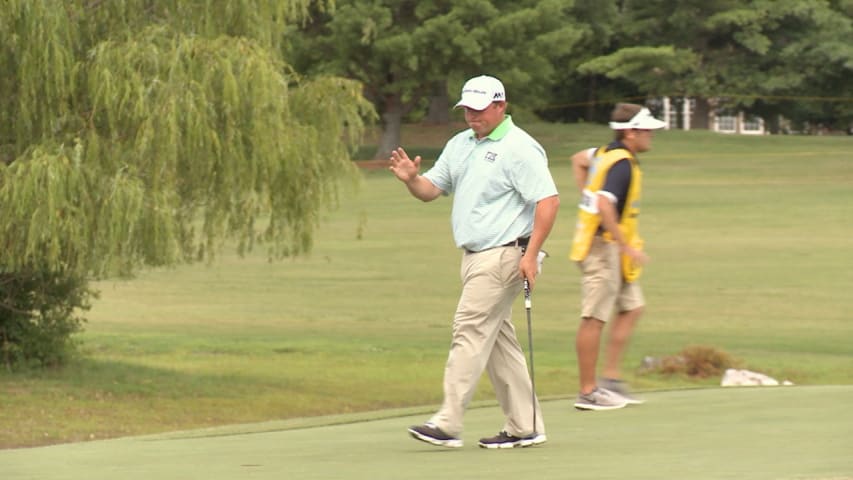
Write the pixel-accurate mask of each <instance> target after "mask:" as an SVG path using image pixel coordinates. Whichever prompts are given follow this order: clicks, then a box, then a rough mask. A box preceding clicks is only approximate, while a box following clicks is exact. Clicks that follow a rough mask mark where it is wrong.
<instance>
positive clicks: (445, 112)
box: [424, 81, 450, 125]
mask: <svg viewBox="0 0 853 480" xmlns="http://www.w3.org/2000/svg"><path fill="white" fill-rule="evenodd" d="M424 122H425V123H426V124H428V125H447V124H448V123H450V98H448V96H447V85H445V84H444V82H443V81H441V82H436V83H435V85H433V91H432V94H431V95H430V96H429V109H428V110H427V115H426V118H425V119H424Z"/></svg>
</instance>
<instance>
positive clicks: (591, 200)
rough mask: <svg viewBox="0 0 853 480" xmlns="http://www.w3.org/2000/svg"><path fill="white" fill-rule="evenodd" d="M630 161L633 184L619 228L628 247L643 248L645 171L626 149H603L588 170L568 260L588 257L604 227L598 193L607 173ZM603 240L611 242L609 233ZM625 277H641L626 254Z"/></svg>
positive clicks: (626, 278) (637, 266)
mask: <svg viewBox="0 0 853 480" xmlns="http://www.w3.org/2000/svg"><path fill="white" fill-rule="evenodd" d="M624 158H627V159H629V160H630V162H631V184H630V185H629V187H628V197H627V198H626V200H625V209H624V211H623V212H622V216H621V218H620V219H619V229H620V230H621V231H622V236H623V237H624V238H625V241H626V242H627V243H628V245H629V246H631V247H632V248H634V249H636V250H642V249H643V240H642V238H640V234H639V231H638V229H637V217H638V216H639V214H640V193H641V190H642V172H641V171H640V166H639V163H638V162H637V159H636V158H635V157H634V155H633V154H632V153H631V152H630V151H628V150H626V149H624V148H615V149H613V150H610V151H606V147H600V148H599V149H598V150H596V151H595V154H594V155H593V158H592V162H591V164H590V168H589V176H588V177H587V179H586V186H585V188H584V189H583V192H582V193H581V200H580V203H579V204H578V221H577V224H576V225H575V236H574V239H573V241H572V250H571V252H570V253H569V258H570V259H571V260H573V261H576V262H579V261H581V260H583V259H585V258H586V256H587V255H588V254H589V249H590V248H591V247H592V240H593V238H595V234H596V232H597V231H598V227H599V226H600V225H601V214H600V213H599V211H598V191H599V190H601V188H602V187H603V186H604V182H605V180H606V179H607V173H608V172H609V171H610V168H611V167H613V165H614V164H615V163H616V162H618V161H619V160H622V159H624ZM602 238H604V239H605V240H606V241H609V242H612V241H613V238H612V236H611V235H610V232H606V231H605V232H604V233H603V234H602ZM621 260H622V278H623V279H625V281H626V282H629V283H630V282H633V281H635V280H636V279H638V278H639V277H640V273H641V272H642V266H641V265H637V264H635V263H634V262H633V261H632V260H631V258H630V257H629V256H627V255H625V254H622V256H621Z"/></svg>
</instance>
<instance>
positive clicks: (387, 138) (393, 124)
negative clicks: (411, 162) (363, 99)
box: [373, 97, 403, 160]
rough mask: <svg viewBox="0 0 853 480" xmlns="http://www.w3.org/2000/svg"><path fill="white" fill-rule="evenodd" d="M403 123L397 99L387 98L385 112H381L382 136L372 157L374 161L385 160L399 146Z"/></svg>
mask: <svg viewBox="0 0 853 480" xmlns="http://www.w3.org/2000/svg"><path fill="white" fill-rule="evenodd" d="M402 123H403V111H402V108H401V105H400V101H399V98H396V97H392V98H388V99H387V101H386V102H385V111H384V112H382V135H380V137H379V146H378V148H377V149H376V153H375V154H374V155H373V159H374V160H385V159H387V158H388V157H390V156H391V150H394V149H395V148H397V147H399V146H400V129H401V127H402Z"/></svg>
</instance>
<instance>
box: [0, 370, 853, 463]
mask: <svg viewBox="0 0 853 480" xmlns="http://www.w3.org/2000/svg"><path fill="white" fill-rule="evenodd" d="M646 399H647V400H648V403H647V404H646V405H643V406H640V407H629V408H626V409H624V410H619V411H617V412H596V413H591V412H584V413H581V412H577V411H574V410H573V409H572V407H571V402H570V400H566V399H561V400H551V401H545V402H542V411H541V412H540V413H542V414H544V418H545V419H546V422H547V424H548V430H547V432H546V433H547V435H548V442H547V443H546V444H544V445H541V446H537V447H532V448H525V449H514V450H501V451H494V450H489V451H487V450H483V449H480V448H478V447H477V446H476V441H477V438H479V437H482V436H486V435H492V434H493V433H494V430H495V428H497V427H498V425H500V422H501V418H502V415H501V412H500V409H499V408H498V407H496V406H490V407H487V408H473V409H469V411H468V412H467V414H466V430H465V433H464V435H463V440H464V442H465V445H464V446H463V447H462V448H459V449H446V448H438V447H433V446H429V445H426V444H424V443H421V442H416V441H414V440H411V439H408V437H407V435H406V433H405V428H406V427H407V426H409V425H412V424H414V423H419V422H421V421H422V420H423V418H424V415H426V413H427V411H426V410H423V411H420V412H415V411H411V409H410V410H407V411H403V410H383V411H381V412H376V413H372V414H350V415H339V416H335V417H332V418H329V417H322V418H321V419H318V420H317V421H314V422H312V421H311V420H312V419H296V420H288V421H272V422H264V423H255V424H251V425H231V426H227V427H220V428H213V429H205V430H193V431H186V432H173V433H168V434H162V435H154V436H144V437H131V438H123V439H117V440H109V441H100V442H88V443H82V444H68V445H59V446H53V447H44V448H35V449H19V450H3V451H0V465H2V466H1V467H0V469H2V472H3V473H4V477H3V478H4V479H8V480H24V479H51V480H77V479H80V480H83V479H85V480H99V479H104V480H112V479H115V478H121V479H123V480H135V479H150V478H157V479H159V480H170V479H176V480H183V479H187V478H205V479H210V480H224V479H232V478H247V477H251V478H258V479H281V478H287V479H300V480H312V479H318V480H320V479H322V480H327V479H337V478H344V477H345V478H348V479H352V480H367V479H370V480H373V479H407V480H415V479H435V478H501V477H507V478H535V479H568V480H573V479H589V478H596V479H624V478H631V479H649V480H658V479H661V478H665V479H669V478H672V479H691V480H704V479H708V480H718V479H726V478H729V479H738V480H851V479H853V458H851V456H850V451H851V449H853V424H851V423H850V422H845V421H839V419H843V418H848V417H849V413H848V412H847V406H848V405H849V404H850V402H851V401H853V386H808V387H805V386H798V387H776V388H717V389H702V390H698V389H693V390H676V391H657V392H651V393H649V394H648V395H646Z"/></svg>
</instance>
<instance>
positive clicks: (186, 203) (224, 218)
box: [0, 0, 374, 366]
mask: <svg viewBox="0 0 853 480" xmlns="http://www.w3.org/2000/svg"><path fill="white" fill-rule="evenodd" d="M333 7H334V4H333V2H332V1H331V0H325V1H323V0H319V1H312V0H231V1H225V0H182V1H181V2H173V1H172V0H124V1H121V2H112V1H107V2H103V1H97V0H4V1H3V8H2V9H0V66H2V70H0V91H2V92H3V95H2V96H0V116H2V117H0V118H2V121H0V242H2V248H0V354H2V360H3V361H4V362H5V363H6V365H7V366H10V365H13V364H16V363H20V362H31V363H37V364H42V365H44V364H55V363H61V362H62V361H63V360H64V359H65V356H66V354H67V353H69V351H72V350H73V349H71V347H72V343H71V342H72V335H73V333H75V332H76V331H79V329H80V327H81V322H82V321H83V319H82V318H80V317H79V315H80V313H79V312H81V311H85V309H86V308H88V307H89V305H90V301H91V299H92V296H93V295H94V294H95V293H96V292H93V291H92V290H91V289H90V286H89V285H90V284H89V281H90V280H92V279H96V278H103V277H106V276H112V275H128V274H131V273H132V272H134V271H136V270H138V269H139V268H144V267H146V266H163V265H174V264H177V263H182V262H195V261H209V260H211V259H212V258H213V257H214V255H215V254H216V252H217V251H218V250H221V248H222V247H223V245H224V243H225V242H226V241H234V242H235V243H236V244H237V245H238V249H239V251H240V252H245V251H247V250H249V249H251V248H253V247H255V246H256V245H257V244H259V243H263V245H264V246H265V247H266V248H268V251H269V255H270V257H271V258H272V259H277V258H283V257H287V256H292V255H300V254H304V253H306V252H308V251H309V250H310V248H311V245H312V238H313V235H314V233H315V231H316V228H317V226H318V219H319V215H320V213H321V212H322V211H323V209H324V208H327V207H331V206H334V204H335V201H336V196H337V192H338V189H339V188H340V186H341V182H342V181H348V180H350V179H356V178H357V175H356V172H355V171H354V168H353V166H352V162H350V161H349V159H350V153H351V151H352V147H353V146H354V145H355V144H356V141H357V140H358V139H360V137H361V134H362V131H363V127H364V125H365V124H364V121H365V120H366V119H369V118H370V117H372V116H373V115H374V114H373V110H372V107H371V106H370V104H369V103H367V102H366V101H365V100H364V99H363V98H362V96H361V86H360V85H358V84H357V83H355V82H352V81H348V80H344V79H341V78H334V77H322V78H303V77H301V76H300V75H299V74H298V73H297V72H295V71H293V69H292V68H291V67H290V66H289V65H288V63H287V59H286V58H285V55H284V52H286V51H287V45H288V43H287V42H288V34H289V32H291V31H292V29H293V25H294V24H297V23H299V22H303V21H305V20H306V19H307V17H306V16H307V15H308V12H309V11H311V10H317V11H324V10H328V9H331V8H333Z"/></svg>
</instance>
